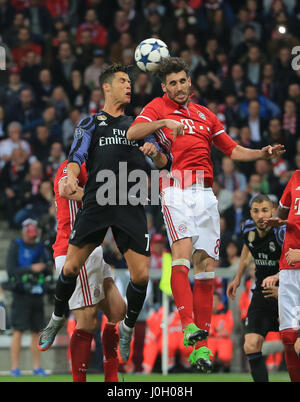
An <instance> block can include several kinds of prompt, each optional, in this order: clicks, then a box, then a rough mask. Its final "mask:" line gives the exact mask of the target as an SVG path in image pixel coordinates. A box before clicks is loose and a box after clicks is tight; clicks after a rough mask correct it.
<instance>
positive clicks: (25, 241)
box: [6, 220, 52, 377]
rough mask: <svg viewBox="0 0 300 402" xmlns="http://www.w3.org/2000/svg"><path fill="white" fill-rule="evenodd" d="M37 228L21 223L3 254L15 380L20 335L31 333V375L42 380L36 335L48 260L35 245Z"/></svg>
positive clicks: (41, 316)
mask: <svg viewBox="0 0 300 402" xmlns="http://www.w3.org/2000/svg"><path fill="white" fill-rule="evenodd" d="M37 237H38V228H37V223H36V222H35V221H33V220H27V221H25V222H24V223H23V226H22V234H21V237H20V238H17V239H14V240H12V242H11V244H10V246H9V249H8V254H7V259H6V269H7V273H8V276H9V279H10V282H11V283H12V285H13V288H12V289H13V292H12V294H13V300H12V306H11V326H12V329H13V334H12V340H11V347H10V351H11V375H12V376H14V377H19V376H20V375H21V372H20V368H19V358H20V354H21V341H22V336H23V333H24V332H25V331H27V330H29V331H30V332H31V352H32V360H33V362H32V363H33V374H35V375H42V376H45V375H46V373H45V371H44V370H43V369H42V368H41V360H40V352H39V350H38V348H37V343H38V337H39V331H40V330H41V329H42V328H43V326H44V301H43V295H44V294H45V287H44V282H45V277H46V276H47V275H49V274H51V269H49V264H50V263H51V261H52V260H51V258H50V256H49V255H48V253H47V252H46V250H45V246H44V244H43V243H41V242H38V241H37Z"/></svg>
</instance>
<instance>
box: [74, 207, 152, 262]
mask: <svg viewBox="0 0 300 402" xmlns="http://www.w3.org/2000/svg"><path fill="white" fill-rule="evenodd" d="M109 228H111V229H112V232H113V236H114V239H115V242H116V244H117V246H118V248H119V250H120V252H121V253H122V254H124V253H125V252H126V251H127V250H129V249H130V250H133V251H135V252H136V253H139V254H143V255H145V256H147V257H149V256H150V244H149V234H148V228H147V218H146V214H145V210H144V207H143V206H142V205H139V206H133V205H125V206H123V205H122V206H119V205H116V206H102V207H99V206H98V205H97V206H95V207H93V208H91V207H89V208H84V207H83V208H82V209H80V210H79V211H78V212H77V215H76V219H75V222H74V226H73V230H72V232H71V235H70V238H69V243H70V244H72V245H74V246H79V247H80V246H83V245H85V244H90V243H95V244H96V245H97V246H98V245H100V244H102V243H103V240H104V238H105V235H106V232H107V230H108V229H109Z"/></svg>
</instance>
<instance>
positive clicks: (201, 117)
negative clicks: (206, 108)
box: [198, 112, 206, 120]
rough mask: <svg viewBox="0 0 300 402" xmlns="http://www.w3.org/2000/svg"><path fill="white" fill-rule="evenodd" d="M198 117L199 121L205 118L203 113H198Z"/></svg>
mask: <svg viewBox="0 0 300 402" xmlns="http://www.w3.org/2000/svg"><path fill="white" fill-rule="evenodd" d="M198 115H199V117H200V119H203V120H206V116H205V114H204V113H202V112H199V113H198Z"/></svg>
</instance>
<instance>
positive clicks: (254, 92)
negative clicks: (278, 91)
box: [240, 84, 280, 119]
mask: <svg viewBox="0 0 300 402" xmlns="http://www.w3.org/2000/svg"><path fill="white" fill-rule="evenodd" d="M251 100H258V102H259V105H260V116H261V117H262V118H264V119H270V118H273V117H277V116H279V115H280V107H279V106H278V105H276V104H275V103H274V102H272V101H270V100H269V99H268V98H266V97H265V96H263V95H260V94H259V93H258V89H257V87H256V86H255V85H253V84H249V85H247V86H246V88H245V99H244V100H243V101H242V102H241V108H240V116H241V118H242V119H245V118H247V117H248V115H249V109H248V106H249V102H250V101H251Z"/></svg>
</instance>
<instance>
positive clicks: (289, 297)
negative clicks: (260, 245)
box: [266, 170, 300, 382]
mask: <svg viewBox="0 0 300 402" xmlns="http://www.w3.org/2000/svg"><path fill="white" fill-rule="evenodd" d="M266 222H267V223H268V224H269V225H272V226H279V225H285V224H286V225H287V228H286V234H285V238H284V242H283V246H282V252H281V257H280V261H279V291H278V308H279V322H280V325H279V330H280V335H281V340H282V343H283V346H284V350H285V361H286V365H287V369H288V372H289V375H290V378H291V381H292V382H300V358H299V339H298V340H297V337H298V338H299V334H298V331H299V328H300V325H299V322H300V321H299V320H300V307H299V306H300V250H299V238H300V170H296V171H295V172H294V173H293V175H292V177H291V178H290V180H289V182H288V184H287V186H286V188H285V190H284V192H283V194H282V196H281V199H280V202H279V206H278V208H277V211H276V213H275V216H274V217H272V218H270V219H268V220H267V221H266ZM294 345H295V346H294Z"/></svg>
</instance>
